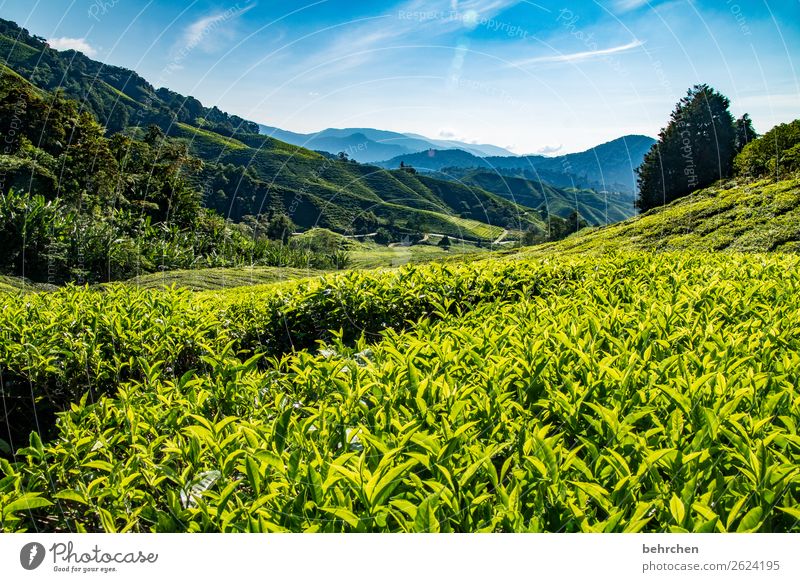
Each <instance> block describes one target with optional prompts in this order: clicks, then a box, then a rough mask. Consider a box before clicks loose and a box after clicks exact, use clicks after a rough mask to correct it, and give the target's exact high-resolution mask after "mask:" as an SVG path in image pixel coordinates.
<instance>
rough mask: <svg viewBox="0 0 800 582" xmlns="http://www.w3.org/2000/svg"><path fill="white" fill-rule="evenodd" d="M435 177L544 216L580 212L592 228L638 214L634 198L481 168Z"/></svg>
mask: <svg viewBox="0 0 800 582" xmlns="http://www.w3.org/2000/svg"><path fill="white" fill-rule="evenodd" d="M433 175H434V177H436V178H442V179H450V180H457V181H458V182H459V183H461V184H464V185H467V186H470V187H477V188H480V189H482V190H486V191H488V192H492V193H494V194H497V195H498V196H501V197H503V198H505V199H507V200H510V201H512V202H514V203H516V204H521V205H522V206H527V207H529V208H533V209H535V210H537V211H539V212H540V213H545V214H551V215H554V216H558V217H561V218H567V217H569V215H570V214H571V213H572V212H574V211H576V210H577V211H578V212H579V213H580V215H581V217H582V218H583V219H584V220H586V221H587V222H588V223H589V224H591V225H601V224H603V225H604V224H610V223H614V222H619V221H621V220H625V219H627V218H630V217H632V216H633V215H634V214H635V211H634V208H633V197H632V196H630V195H627V194H623V193H620V192H604V193H599V192H597V191H595V190H591V189H580V188H570V187H565V188H560V187H557V186H552V185H550V184H547V183H545V182H541V181H534V180H527V179H525V178H518V177H513V176H506V175H503V174H500V173H498V172H492V171H486V170H481V169H472V170H467V169H459V168H447V169H446V170H445V171H444V172H441V173H436V174H433Z"/></svg>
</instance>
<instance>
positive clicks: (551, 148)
mask: <svg viewBox="0 0 800 582" xmlns="http://www.w3.org/2000/svg"><path fill="white" fill-rule="evenodd" d="M563 149H564V146H563V145H557V146H544V147H543V148H539V149H538V150H536V153H537V154H541V155H543V156H546V155H549V154H554V153H556V152H560V151H561V150H563Z"/></svg>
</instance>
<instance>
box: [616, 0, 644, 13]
mask: <svg viewBox="0 0 800 582" xmlns="http://www.w3.org/2000/svg"><path fill="white" fill-rule="evenodd" d="M645 4H647V0H617V1H616V2H614V8H616V10H617V12H630V11H631V10H636V9H637V8H641V7H642V6H644V5H645Z"/></svg>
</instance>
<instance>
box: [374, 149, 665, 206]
mask: <svg viewBox="0 0 800 582" xmlns="http://www.w3.org/2000/svg"><path fill="white" fill-rule="evenodd" d="M653 143H655V140H654V139H653V138H651V137H647V136H645V135H627V136H624V137H620V138H618V139H615V140H613V141H610V142H607V143H604V144H601V145H598V146H595V147H593V148H590V149H588V150H586V151H584V152H579V153H574V154H565V155H562V156H554V157H547V156H539V155H531V156H489V157H478V156H476V155H474V154H470V153H469V152H466V151H462V150H452V149H450V150H429V151H425V152H418V153H415V154H403V155H400V156H395V157H394V158H391V159H389V160H386V161H383V162H379V163H378V165H380V166H381V167H384V168H398V167H400V163H401V162H403V163H404V164H405V165H410V166H413V167H414V168H416V169H417V170H418V171H422V172H440V171H442V170H444V169H445V168H461V169H473V168H483V169H489V170H492V171H495V172H497V173H500V174H503V175H506V176H514V177H519V178H525V179H529V180H534V181H544V182H548V183H550V184H553V185H555V186H562V187H567V186H569V187H578V188H593V189H596V190H599V191H605V190H608V191H621V192H626V193H633V192H635V191H636V168H637V167H639V165H640V164H641V163H642V160H643V159H644V155H645V153H647V151H648V150H649V149H650V147H651V146H652V145H653Z"/></svg>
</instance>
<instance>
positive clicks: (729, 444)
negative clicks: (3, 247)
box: [0, 251, 800, 532]
mask: <svg viewBox="0 0 800 582" xmlns="http://www.w3.org/2000/svg"><path fill="white" fill-rule="evenodd" d="M0 319H2V323H1V324H0V334H2V336H0V349H1V350H2V352H1V353H0V364H1V365H2V369H1V373H2V382H3V392H4V396H5V398H4V402H5V403H6V406H7V407H12V408H13V410H9V412H11V414H10V415H9V416H8V417H7V418H9V419H11V421H10V422H8V429H9V430H10V431H11V434H12V435H15V437H14V438H15V440H14V442H13V443H4V446H5V448H6V449H7V450H6V452H7V453H10V451H11V450H12V449H15V450H14V454H13V455H12V454H7V455H6V458H5V459H2V460H0V470H2V477H0V526H1V527H2V529H3V531H131V532H147V531H161V532H184V531H231V532H242V531H326V532H347V531H372V532H374V531H396V532H400V531H458V532H477V531H495V532H500V531H548V532H572V531H607V532H621V531H627V532H634V531H705V532H725V531H740V532H741V531H779V532H785V531H800V525H798V518H800V510H798V509H797V507H798V505H800V436H798V433H797V426H798V424H800V394H798V388H797V387H798V385H799V384H800V382H798V380H799V379H798V375H800V354H799V353H798V348H799V347H800V339H799V338H798V336H797V333H796V330H797V329H800V258H798V257H797V256H794V255H779V254H772V255H768V254H723V253H697V252H691V251H684V252H679V253H662V254H654V253H650V252H636V251H621V252H617V253H612V254H606V255H601V256H588V255H576V256H567V257H564V256H558V255H556V254H552V253H551V254H546V255H543V256H527V257H524V256H517V255H510V256H507V257H505V258H493V259H484V260H474V261H472V262H464V263H462V264H455V263H450V264H435V263H434V264H427V265H422V266H407V267H404V268H401V269H398V270H387V271H373V272H353V273H345V274H341V275H330V276H324V277H322V278H318V279H314V280H311V281H304V282H298V283H295V284H292V283H289V284H282V285H281V286H279V287H276V288H271V287H253V288H248V287H243V288H239V289H233V290H225V291H215V292H204V293H191V292H189V291H180V290H177V289H173V290H161V291H159V290H145V289H136V288H133V287H130V286H127V287H126V286H123V285H118V286H112V287H110V288H108V289H106V290H103V291H94V290H88V289H86V288H66V289H63V290H60V291H57V292H55V293H41V294H27V295H8V296H7V297H6V299H5V300H4V307H3V311H2V314H0ZM31 396H33V397H35V399H36V402H37V406H36V407H30V406H26V403H29V402H30V400H31ZM62 410H63V412H59V413H58V414H57V420H56V421H55V425H52V422H53V418H54V417H53V414H54V413H56V412H58V411H62ZM48 423H51V426H48ZM37 427H38V429H39V432H38V433H37V432H34V433H33V434H32V435H31V436H30V438H29V439H28V438H27V433H28V431H29V430H30V429H31V428H37ZM4 432H6V433H7V432H8V431H4ZM23 434H24V435H26V436H25V442H24V448H19V447H21V446H22V443H20V442H19V440H20V439H21V438H22V436H21V435H23ZM39 434H41V435H42V437H41V438H40V436H39Z"/></svg>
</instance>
